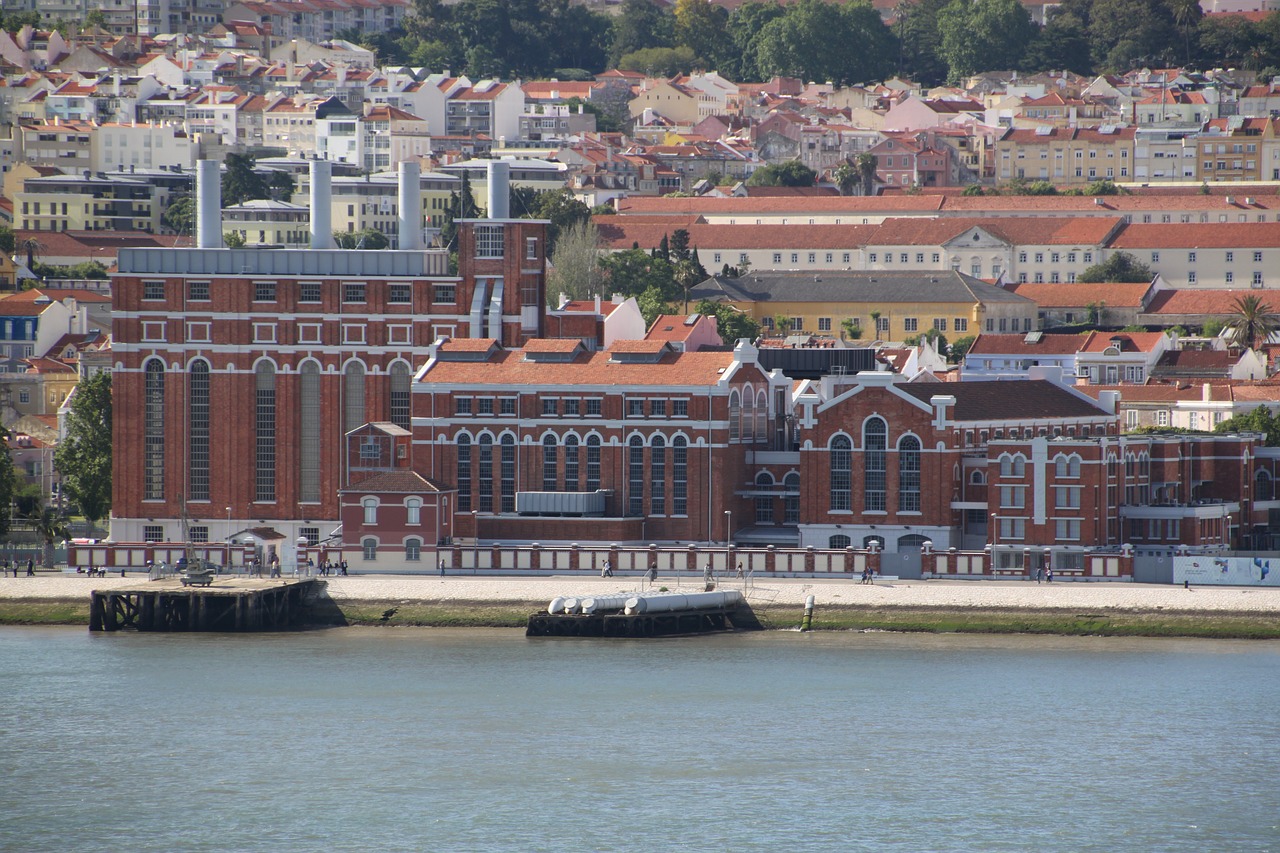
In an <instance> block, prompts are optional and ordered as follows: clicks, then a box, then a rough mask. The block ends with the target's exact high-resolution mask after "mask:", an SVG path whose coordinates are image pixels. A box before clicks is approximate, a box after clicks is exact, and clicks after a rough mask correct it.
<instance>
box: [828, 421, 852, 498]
mask: <svg viewBox="0 0 1280 853" xmlns="http://www.w3.org/2000/svg"><path fill="white" fill-rule="evenodd" d="M830 455H831V459H830V463H831V509H832V510H833V511H841V510H849V509H852V508H853V442H851V441H849V437H848V436H847V435H837V436H836V437H835V438H833V439H831V453H830Z"/></svg>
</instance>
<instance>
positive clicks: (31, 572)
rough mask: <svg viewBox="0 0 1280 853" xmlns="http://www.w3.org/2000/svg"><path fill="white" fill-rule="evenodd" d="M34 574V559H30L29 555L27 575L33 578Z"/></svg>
mask: <svg viewBox="0 0 1280 853" xmlns="http://www.w3.org/2000/svg"><path fill="white" fill-rule="evenodd" d="M35 576H36V563H35V560H33V559H31V558H30V557H27V577H29V578H33V577H35Z"/></svg>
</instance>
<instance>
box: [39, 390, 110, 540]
mask: <svg viewBox="0 0 1280 853" xmlns="http://www.w3.org/2000/svg"><path fill="white" fill-rule="evenodd" d="M111 407H112V404H111V374H110V373H105V372H104V373H97V374H94V375H93V376H91V377H89V378H88V379H85V380H82V381H81V382H80V384H79V385H77V386H76V390H75V395H74V396H73V397H72V399H71V407H70V410H69V411H68V412H67V437H66V439H65V440H64V441H63V442H62V443H61V444H59V445H58V449H57V450H56V451H55V452H54V454H53V464H54V467H55V468H56V469H57V470H58V473H59V474H61V475H62V488H63V491H64V493H65V494H66V495H67V497H69V498H70V499H71V500H73V501H75V503H76V505H77V506H78V507H79V508H80V513H81V514H82V515H83V516H84V517H85V518H86V519H87V520H88V521H89V522H90V523H91V524H92V523H94V522H96V521H98V520H100V519H103V518H106V517H107V513H108V512H110V511H111Z"/></svg>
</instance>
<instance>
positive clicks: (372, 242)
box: [333, 228, 391, 250]
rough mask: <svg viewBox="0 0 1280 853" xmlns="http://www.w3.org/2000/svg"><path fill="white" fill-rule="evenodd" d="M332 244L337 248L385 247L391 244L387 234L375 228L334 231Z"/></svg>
mask: <svg viewBox="0 0 1280 853" xmlns="http://www.w3.org/2000/svg"><path fill="white" fill-rule="evenodd" d="M333 244H334V245H335V246H337V247H338V248H339V249H371V250H372V249H385V248H387V247H388V246H390V245H391V241H390V240H388V239H387V235H386V234H383V233H382V232H381V231H379V230H378V229H376V228H364V229H361V230H360V231H334V232H333Z"/></svg>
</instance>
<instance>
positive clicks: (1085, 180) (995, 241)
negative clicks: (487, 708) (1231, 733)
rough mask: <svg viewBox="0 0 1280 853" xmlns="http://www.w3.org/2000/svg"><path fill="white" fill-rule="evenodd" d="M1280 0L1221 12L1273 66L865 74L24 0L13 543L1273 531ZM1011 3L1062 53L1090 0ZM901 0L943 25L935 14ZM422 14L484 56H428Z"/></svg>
mask: <svg viewBox="0 0 1280 853" xmlns="http://www.w3.org/2000/svg"><path fill="white" fill-rule="evenodd" d="M1095 2H1098V3H1101V2H1103V0H1095ZM1268 2H1269V0H1261V2H1260V3H1250V4H1243V5H1248V6H1249V8H1247V9H1245V8H1237V7H1240V6H1241V5H1242V4H1240V3H1232V2H1228V1H1227V0H1222V2H1205V3H1202V4H1201V5H1200V7H1197V8H1196V9H1195V10H1194V12H1195V18H1194V21H1193V24H1194V25H1195V26H1196V27H1198V29H1197V30H1196V33H1197V35H1196V39H1197V42H1198V44H1199V45H1200V49H1201V50H1202V51H1205V52H1207V51H1209V50H1210V48H1211V46H1212V45H1213V44H1216V42H1214V41H1213V40H1212V39H1211V38H1210V36H1212V35H1213V34H1215V33H1220V32H1224V31H1226V30H1228V29H1232V28H1234V29H1232V31H1233V32H1234V31H1240V32H1244V31H1245V30H1248V32H1249V33H1252V34H1253V35H1252V36H1251V38H1252V39H1253V41H1252V43H1253V44H1254V45H1255V53H1256V55H1255V56H1253V57H1252V58H1249V57H1240V58H1239V59H1238V61H1237V60H1236V58H1235V57H1227V58H1228V59H1231V60H1232V61H1230V62H1227V61H1222V62H1218V63H1205V62H1194V63H1193V62H1186V63H1176V62H1171V61H1168V60H1170V59H1172V58H1173V57H1171V56H1168V55H1164V56H1160V57H1154V56H1143V57H1132V58H1131V57H1125V58H1124V59H1123V61H1121V64H1123V65H1124V66H1125V67H1123V68H1120V67H1114V62H1113V60H1115V57H1114V56H1110V55H1109V56H1110V58H1108V57H1101V58H1097V59H1096V62H1095V63H1094V64H1095V65H1096V66H1097V68H1098V70H1097V71H1096V72H1095V70H1094V66H1092V65H1091V66H1089V67H1088V68H1084V69H1083V70H1082V69H1081V67H1079V66H1078V65H1077V67H1076V68H1075V70H1071V68H1070V67H1068V65H1069V64H1068V63H1064V64H1063V65H1062V66H1060V67H1059V68H1058V69H1057V70H1052V71H1049V70H1027V68H1026V67H1020V66H1026V65H1027V60H1026V59H1025V57H1023V58H1015V59H1016V61H1011V65H1012V66H1013V67H1011V68H1010V70H1003V71H1002V70H987V69H980V68H967V67H965V66H964V64H963V63H962V62H961V61H960V60H959V59H957V58H956V57H957V56H959V54H958V53H954V52H952V53H947V52H946V51H943V52H942V53H940V54H939V55H940V56H942V55H944V54H945V55H946V56H948V57H951V58H950V59H949V60H948V61H947V63H946V67H940V69H939V70H938V71H937V72H936V74H937V75H940V76H941V78H942V79H941V80H931V79H930V74H931V73H932V72H928V71H924V70H922V71H919V76H918V77H916V78H913V77H911V76H910V75H908V74H907V73H906V72H907V71H908V70H913V69H911V67H910V66H907V65H903V64H899V65H897V66H894V65H893V63H892V62H888V61H887V60H886V62H887V63H888V64H887V65H886V68H887V70H888V72H889V73H887V74H886V75H885V76H883V77H878V78H876V79H874V80H871V79H859V78H858V77H857V76H856V73H855V72H852V71H847V70H840V71H835V70H832V71H831V72H830V73H831V77H832V79H831V80H830V81H826V80H818V81H815V80H811V79H808V77H807V76H800V75H799V74H798V72H800V71H803V70H809V69H810V68H811V66H806V65H803V64H794V63H793V64H792V65H787V66H786V67H785V68H781V69H774V70H780V72H781V73H769V72H770V69H771V68H772V66H769V65H768V64H767V63H766V62H765V59H764V58H765V57H766V56H768V55H771V54H770V53H769V51H768V50H765V49H764V48H763V47H761V49H760V51H759V55H758V57H757V59H756V60H755V62H756V64H755V65H754V66H752V67H751V68H750V69H744V67H743V66H741V65H738V66H736V67H735V66H732V65H731V64H729V63H728V60H725V62H726V64H725V65H723V66H721V70H719V71H717V70H715V69H714V68H712V67H707V66H706V65H705V63H695V64H689V66H688V67H685V68H675V69H670V68H666V69H663V66H664V64H665V63H667V62H671V61H677V60H678V58H676V59H673V57H672V55H671V54H673V53H679V50H680V49H682V45H683V47H686V48H687V47H688V45H687V44H685V43H681V45H676V46H667V45H661V44H649V43H641V42H635V41H633V42H628V44H629V45H630V46H631V47H632V48H634V50H630V51H627V52H624V53H619V57H621V58H622V59H631V60H632V62H631V63H627V62H622V61H620V60H618V59H615V58H614V57H606V56H603V55H602V56H601V57H600V58H599V59H598V60H593V63H594V64H600V63H604V64H608V65H609V66H610V67H608V68H605V69H603V70H599V71H597V70H595V68H594V65H593V67H590V68H585V69H584V68H580V67H573V66H566V67H565V68H564V69H563V70H564V71H566V72H570V73H565V74H534V75H532V76H530V77H526V76H520V75H517V74H504V73H495V74H492V75H489V74H485V75H482V74H481V73H478V72H479V71H492V70H494V68H496V67H497V66H498V65H499V64H500V63H498V62H497V60H496V59H493V57H490V60H489V61H487V65H486V61H485V60H483V58H482V57H481V58H478V56H479V54H476V53H475V52H474V51H472V52H469V53H468V54H467V55H466V56H465V57H461V58H459V57H456V56H447V55H440V56H439V57H436V56H433V55H432V54H431V52H430V51H428V50H426V46H429V45H430V44H431V42H430V41H429V39H428V37H427V35H424V33H429V31H430V29H431V28H430V26H428V24H429V23H431V21H435V19H431V21H429V20H428V14H427V12H426V11H425V7H426V6H427V5H428V4H416V5H415V4H414V3H411V2H409V0H270V1H269V2H268V1H267V0H235V2H233V0H138V2H137V3H133V4H129V5H128V6H127V7H125V6H122V7H120V8H116V7H114V6H113V7H111V8H108V9H98V8H97V4H89V5H87V6H86V5H85V4H84V3H83V2H77V0H60V2H56V3H55V2H52V0H50V2H46V0H29V2H28V3H27V5H26V7H23V6H22V4H19V5H18V7H17V8H16V9H14V11H13V12H12V13H11V12H10V11H9V4H6V9H5V12H4V16H5V17H0V179H2V184H0V249H3V252H0V315H3V322H2V323H0V338H2V340H0V425H2V426H3V427H4V429H5V430H6V431H7V444H8V458H9V459H10V460H11V464H12V476H10V477H8V479H9V480H11V481H12V483H11V484H10V486H9V487H8V488H9V491H10V493H11V495H10V499H9V500H8V501H6V503H8V504H12V506H13V507H14V509H13V510H12V511H11V513H10V515H9V516H7V517H6V519H5V520H6V522H7V527H6V529H7V531H8V532H9V534H10V537H11V538H12V539H13V540H14V541H18V542H28V543H35V544H36V545H38V546H44V547H45V548H46V552H47V553H48V554H49V557H48V559H50V560H52V559H53V556H52V555H53V553H54V546H55V544H57V543H58V542H60V541H62V540H71V542H72V543H73V544H72V547H71V549H70V551H69V552H68V556H67V557H66V559H68V560H70V561H71V562H72V563H73V564H75V563H76V562H77V561H80V562H83V563H85V564H86V565H99V566H103V565H110V566H113V567H114V566H121V567H142V566H145V565H146V564H147V563H148V562H149V561H152V560H157V561H158V560H159V555H160V551H159V550H158V549H160V548H162V547H163V548H166V549H168V548H169V547H170V546H172V549H174V550H173V551H172V552H173V553H176V549H178V548H180V547H181V548H189V547H190V545H198V546H200V547H201V548H202V549H203V551H202V553H204V554H206V555H209V558H210V559H213V560H215V561H218V562H225V563H228V564H230V563H233V562H242V561H244V560H245V559H248V556H247V555H250V554H253V555H256V556H258V557H259V558H260V559H262V560H269V559H270V558H272V557H274V558H276V559H277V560H281V561H284V562H286V563H290V564H294V565H296V564H299V563H304V562H305V561H308V560H309V561H311V562H313V563H319V562H322V561H324V562H327V561H330V560H333V561H337V560H344V561H347V562H349V563H350V565H351V566H352V567H353V569H355V570H358V571H373V570H382V569H389V570H409V569H415V568H418V567H421V568H422V569H423V570H431V569H433V568H434V567H435V566H436V565H437V564H438V565H439V566H441V570H442V571H443V567H444V565H445V562H446V561H450V564H453V561H454V560H455V556H456V554H457V550H458V549H459V548H461V547H463V545H464V543H465V546H466V547H469V548H473V549H475V551H476V552H477V553H478V550H479V548H480V546H481V543H484V544H485V545H486V546H487V547H495V546H496V545H497V544H498V543H507V544H510V545H519V546H529V545H530V544H531V543H551V544H555V545H557V546H562V545H567V544H568V543H584V544H585V543H615V544H616V543H622V544H623V545H626V546H635V547H644V546H647V545H649V544H650V543H653V544H654V545H655V546H657V547H662V548H684V547H688V546H698V545H718V546H720V547H722V548H723V547H729V548H736V549H742V552H743V553H744V554H746V553H754V552H758V553H761V554H764V553H765V552H789V553H790V552H794V553H796V554H798V555H799V556H798V557H797V559H798V560H800V562H799V563H795V564H791V565H792V566H793V568H795V567H799V566H806V567H809V568H808V570H810V571H812V570H813V568H812V565H813V557H812V554H810V556H809V557H804V556H803V555H804V553H805V552H806V549H807V550H808V551H810V552H832V551H834V552H846V553H849V554H852V553H854V552H857V553H859V554H862V553H867V554H870V555H873V556H874V557H875V560H876V564H877V565H881V566H884V567H886V569H885V570H886V571H887V570H889V567H892V569H893V571H894V572H895V573H900V574H902V575H904V576H916V577H919V576H921V574H925V575H927V574H930V573H935V574H936V573H941V574H956V575H984V574H986V575H990V574H997V573H1000V572H1003V573H1005V574H1010V573H1012V574H1018V573H1022V572H1026V573H1028V574H1030V573H1031V572H1034V571H1037V570H1040V569H1042V568H1052V569H1053V571H1054V572H1056V573H1059V574H1060V576H1062V577H1080V578H1108V577H1110V578H1121V577H1132V576H1133V573H1134V568H1133V565H1134V560H1135V559H1136V560H1142V559H1151V560H1158V559H1161V558H1162V557H1167V556H1169V555H1172V554H1180V553H1188V552H1191V553H1215V554H1216V553H1223V552H1236V551H1245V552H1248V551H1266V550H1273V549H1274V548H1275V547H1276V544H1277V540H1278V539H1280V512H1278V511H1280V497H1278V496H1277V494H1276V488H1275V485H1274V484H1275V480H1276V478H1277V477H1280V421H1276V420H1275V414H1274V413H1275V412H1277V411H1280V378H1277V376H1276V374H1277V373H1280V336H1277V335H1276V332H1277V330H1280V318H1278V315H1280V298H1278V297H1277V296H1276V295H1275V291H1276V290H1277V289H1280V71H1276V72H1275V73H1276V75H1277V76H1276V77H1275V79H1274V80H1273V79H1272V76H1271V73H1268V72H1267V71H1266V69H1264V67H1263V66H1262V65H1261V64H1260V63H1261V62H1263V61H1264V60H1265V58H1266V57H1267V56H1269V55H1270V54H1267V53H1266V51H1267V50H1270V49H1271V48H1269V47H1268V46H1267V45H1268V44H1270V42H1267V41H1266V38H1267V36H1266V34H1267V33H1270V32H1272V31H1275V32H1276V33H1280V11H1275V10H1274V9H1273V8H1271V7H1270V6H1268V5H1267V4H1268ZM698 3H700V4H701V5H698ZM698 3H695V4H693V5H695V6H698V8H703V7H706V9H707V10H708V11H707V12H706V14H708V15H712V16H713V17H714V16H715V15H719V18H718V20H720V21H721V25H722V26H724V25H725V24H724V22H725V21H728V22H729V24H728V25H729V27H730V29H732V25H733V23H734V22H735V21H738V20H739V17H742V16H741V15H740V13H739V12H738V11H736V5H732V4H731V5H729V6H727V7H726V6H721V5H720V4H715V3H707V2H706V0H698ZM464 5H465V4H464ZM651 5H652V6H655V7H656V9H657V11H644V10H641V9H640V8H639V6H644V7H646V9H647V8H648V7H650V6H651ZM689 5H690V3H689V0H681V2H680V3H677V4H676V5H675V8H674V11H670V10H667V11H664V10H666V7H665V6H664V5H662V4H649V3H648V2H647V0H627V3H626V4H623V6H622V7H621V10H619V8H612V10H610V7H608V6H605V5H603V4H601V5H600V7H599V9H596V7H595V6H592V7H591V8H590V9H587V10H585V11H583V12H582V14H583V15H590V16H594V17H591V18H590V19H587V18H584V19H583V20H584V21H585V22H586V23H584V24H583V26H584V27H588V25H592V26H594V24H592V23H591V22H592V21H595V20H597V18H602V19H605V20H607V19H608V16H609V15H610V14H612V15H613V16H614V19H615V24H617V22H633V18H636V19H638V18H637V17H636V16H639V15H641V14H644V15H667V16H668V17H672V18H673V19H674V20H675V22H676V23H675V26H676V27H677V29H679V28H680V27H683V26H685V23H684V21H685V19H684V18H681V15H682V14H683V15H688V14H690V12H689ZM749 5H750V6H752V7H754V6H762V5H764V4H749ZM812 5H814V4H813V3H812V2H811V0H805V2H803V3H800V4H797V7H804V8H806V9H808V8H809V7H810V6H812ZM819 5H821V4H819ZM855 6H858V4H847V5H846V6H842V7H840V8H841V9H842V10H844V11H842V12H841V14H847V15H853V14H855V13H854V11H850V10H851V9H853V7H855ZM1012 6H1013V7H1014V9H1015V13H1016V15H1017V16H1019V17H1018V20H1019V21H1024V20H1025V23H1026V26H1027V27H1029V28H1030V29H1028V32H1034V33H1039V34H1040V35H1043V34H1044V33H1048V32H1052V31H1054V30H1053V28H1054V27H1063V26H1066V25H1065V24H1064V23H1062V22H1063V21H1065V20H1066V15H1067V14H1068V13H1070V12H1071V9H1072V4H1071V3H1064V4H1062V10H1063V11H1055V10H1056V9H1057V6H1055V5H1053V4H1033V3H1030V2H1025V3H1023V4H1021V5H1019V4H1017V3H1012ZM1255 6H1257V7H1259V8H1254V7H1255ZM55 7H56V8H55ZM82 7H83V8H82ZM419 7H421V8H419ZM858 8H862V7H860V6H859V7H858ZM911 8H914V7H911ZM717 10H718V11H717ZM810 11H811V12H812V11H813V10H812V9H810ZM865 13H866V15H869V16H870V18H868V20H866V21H864V22H863V24H861V25H860V26H864V27H869V28H871V29H874V30H876V32H879V31H880V30H883V31H884V32H885V33H890V34H893V37H894V38H895V39H898V40H899V42H898V43H899V44H900V45H902V46H904V49H905V45H907V44H908V41H907V38H906V35H905V33H906V29H905V26H906V25H905V23H904V16H908V15H909V14H910V13H909V11H908V7H907V6H899V5H898V4H894V5H893V6H892V7H890V5H889V4H881V3H875V4H872V5H868V6H865ZM441 14H443V13H441ZM454 14H455V15H456V14H461V13H459V12H455V13H454ZM565 14H567V13H565ZM776 14H778V15H781V16H783V17H780V18H777V19H776V20H778V21H787V20H790V18H789V17H787V16H790V15H792V14H793V12H792V11H787V12H777V13H776ZM794 14H796V15H799V14H800V13H799V12H794ZM815 14H816V13H815ZM1187 14H1188V15H1190V14H1191V13H1190V12H1188V13H1187ZM15 16H16V19H15ZM11 21H12V22H15V23H17V24H19V25H16V26H11ZM68 21H79V23H78V24H74V25H68V23H67V22H68ZM55 23H56V26H55V25H54V24H55ZM431 25H432V26H443V25H442V24H441V23H440V22H439V21H435V23H434V24H431ZM451 25H456V21H454V22H453V23H452V24H451ZM768 26H770V25H768V24H766V25H764V28H761V29H760V34H761V35H758V36H757V37H758V38H761V39H763V38H766V36H767V33H768V32H769V31H768V29H767V28H768ZM1179 26H1180V27H1182V29H1183V31H1184V34H1187V37H1188V45H1190V35H1189V32H1190V30H1189V29H1188V27H1189V26H1190V25H1189V24H1186V22H1185V21H1184V22H1183V24H1181V25H1179ZM876 28H879V29H876ZM588 29H589V27H588ZM943 29H944V30H945V26H943ZM620 30H621V24H617V31H620ZM387 32H396V33H406V34H408V35H405V36H404V40H402V41H403V43H402V44H401V45H400V47H396V46H394V45H388V44H386V43H385V41H386V40H385V39H381V38H379V37H378V34H380V33H387ZM1170 32H1175V30H1174V29H1170ZM362 34H363V35H362ZM415 34H416V35H415ZM943 35H944V38H943V43H944V45H946V44H951V42H950V41H948V38H950V36H947V33H946V32H944V33H943ZM875 37H876V38H879V36H878V35H877V36H875ZM1038 37H1039V36H1037V38H1038ZM617 38H620V36H617V35H616V32H615V47H616V41H617ZM868 38H870V36H868ZM1175 41H1176V39H1175ZM410 42H412V45H413V51H411V53H412V56H411V57H410V58H413V57H425V56H430V57H431V58H438V59H439V61H440V62H441V63H443V62H444V61H456V62H458V63H460V64H458V65H456V66H453V67H450V66H446V65H444V64H436V65H430V64H412V63H405V64H390V63H389V62H388V61H387V60H388V56H389V55H392V54H395V53H396V52H404V50H406V49H407V48H405V46H404V45H405V44H409V43H410ZM869 43H870V42H869ZM1276 47H1277V49H1280V46H1276ZM565 49H566V50H567V48H565ZM618 50H621V49H620V48H618ZM1188 51H1190V47H1188ZM584 55H585V54H584ZM689 55H690V57H697V58H705V57H708V56H712V57H717V58H720V54H717V53H715V52H713V51H712V50H711V48H709V47H708V48H703V49H699V50H697V51H695V52H694V53H690V54H689ZM637 57H639V58H637ZM566 61H567V60H566ZM583 61H584V64H586V61H585V60H583ZM640 61H644V62H646V63H650V62H651V63H652V64H651V65H646V67H641V68H636V67H629V66H633V65H634V64H635V63H638V62H640ZM1115 61H1120V60H1115ZM1276 62H1277V64H1280V59H1277V60H1276ZM1109 64H1110V65H1109ZM490 66H492V67H490ZM524 68H532V66H524V65H520V64H519V63H514V61H512V63H509V64H507V65H505V66H503V67H502V68H498V69H497V70H498V71H499V72H501V71H503V70H508V69H517V70H521V69H524ZM832 68H834V66H832ZM921 68H923V66H921ZM1015 68H1016V69H1018V70H1015ZM659 69H663V70H659ZM725 69H730V70H725ZM735 70H736V71H737V72H738V74H734V73H731V71H735ZM1272 70H1273V71H1274V69H1272ZM666 71H671V72H672V73H666ZM895 71H896V72H897V73H894V72H895ZM744 75H746V76H744ZM766 75H767V76H766ZM747 76H749V77H750V78H751V79H747ZM735 77H742V78H743V79H734V78H735ZM535 78H536V79H535ZM755 78H761V79H755ZM108 429H109V431H110V435H111V438H110V441H109V442H107V440H106V436H105V434H104V432H105V430H108ZM95 430H96V431H95ZM95 438H96V439H97V441H96V443H95V441H94V439H95ZM108 444H109V447H108V446H107V445H108ZM95 448H96V449H95ZM104 460H105V462H104ZM104 464H105V468H104V467H103V466H104ZM0 473H2V472H0ZM4 479H5V477H4V476H0V481H3V480H4ZM2 485H3V483H0V486H2ZM73 518H74V519H75V520H76V523H77V524H78V525H79V526H78V527H77V526H76V525H72V524H70V523H69V522H70V521H71V520H72V519H73ZM94 525H96V527H95V526H94ZM165 553H166V554H169V553H171V551H170V550H165ZM1095 558H1096V559H1095ZM477 559H478V558H477ZM748 559H754V558H748ZM842 559H843V558H842ZM850 559H852V557H850ZM760 560H761V561H762V562H761V563H760V565H761V566H762V567H763V566H765V565H766V563H767V565H768V566H769V567H770V568H771V569H772V568H773V567H774V565H775V562H774V561H775V557H774V556H773V555H772V553H770V554H769V556H767V557H765V556H761V557H760ZM473 565H475V564H474V563H473ZM823 565H834V563H830V562H828V563H824V564H823ZM850 565H852V563H850Z"/></svg>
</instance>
